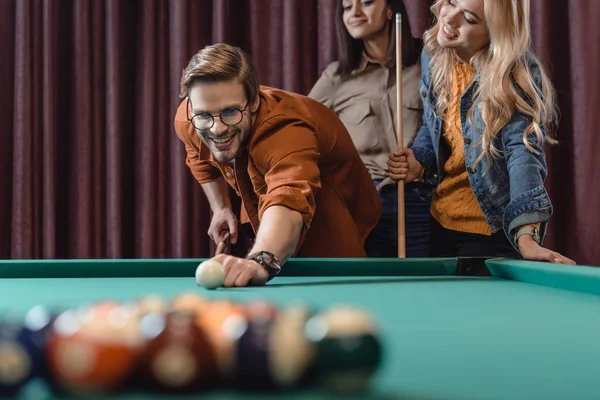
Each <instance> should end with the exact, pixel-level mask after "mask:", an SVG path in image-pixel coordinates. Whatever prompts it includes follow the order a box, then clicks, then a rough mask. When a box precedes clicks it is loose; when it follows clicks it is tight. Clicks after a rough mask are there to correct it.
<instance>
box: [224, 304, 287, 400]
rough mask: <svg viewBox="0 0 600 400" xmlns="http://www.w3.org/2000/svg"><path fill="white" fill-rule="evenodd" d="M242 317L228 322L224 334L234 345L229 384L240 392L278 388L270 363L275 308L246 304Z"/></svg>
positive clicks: (268, 305) (266, 305) (269, 305)
mask: <svg viewBox="0 0 600 400" xmlns="http://www.w3.org/2000/svg"><path fill="white" fill-rule="evenodd" d="M244 308H245V314H246V315H245V317H243V318H237V319H236V320H235V323H232V321H228V325H227V326H226V330H225V333H226V335H227V336H228V338H229V339H230V340H232V341H233V342H234V343H235V344H234V366H233V370H232V379H231V380H232V384H233V386H234V387H236V388H238V389H241V390H272V389H276V388H277V384H276V383H275V381H274V379H273V375H272V373H271V372H272V371H271V368H270V364H269V363H270V361H269V357H270V355H269V350H270V349H269V341H270V337H271V327H272V325H273V320H274V318H275V316H276V315H277V310H276V309H275V307H274V306H272V305H271V304H269V303H268V302H265V301H252V302H250V303H247V304H246V305H245V307H244Z"/></svg>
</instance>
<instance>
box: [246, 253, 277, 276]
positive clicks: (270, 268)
mask: <svg viewBox="0 0 600 400" xmlns="http://www.w3.org/2000/svg"><path fill="white" fill-rule="evenodd" d="M246 259H247V260H253V261H256V262H257V263H259V264H260V265H262V267H263V268H264V269H266V270H267V272H268V273H269V279H268V281H270V280H271V279H273V278H274V277H275V276H277V274H279V273H280V272H281V262H280V261H279V259H278V258H277V257H276V256H275V254H273V253H270V252H268V251H259V252H256V253H253V254H250V255H248V256H246Z"/></svg>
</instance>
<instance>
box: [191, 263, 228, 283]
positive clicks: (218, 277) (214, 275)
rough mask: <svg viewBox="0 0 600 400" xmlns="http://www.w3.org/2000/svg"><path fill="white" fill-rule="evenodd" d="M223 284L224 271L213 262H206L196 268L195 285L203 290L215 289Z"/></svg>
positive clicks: (219, 264) (221, 266) (219, 265)
mask: <svg viewBox="0 0 600 400" xmlns="http://www.w3.org/2000/svg"><path fill="white" fill-rule="evenodd" d="M224 282H225V269H224V268H223V265H222V264H221V263H220V262H218V261H215V260H212V259H211V260H206V261H203V262H202V263H200V265H198V267H197V268H196V285H198V286H202V287H203V288H205V289H211V290H212V289H216V288H219V287H221V286H223V283H224Z"/></svg>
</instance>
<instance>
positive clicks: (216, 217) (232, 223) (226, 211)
mask: <svg viewBox="0 0 600 400" xmlns="http://www.w3.org/2000/svg"><path fill="white" fill-rule="evenodd" d="M223 231H229V241H230V242H231V243H232V244H235V243H236V242H237V238H238V220H237V218H236V217H235V215H234V214H233V211H231V208H221V209H219V210H216V211H215V212H213V216H212V220H211V221H210V227H209V228H208V236H209V237H210V238H211V239H212V240H214V242H215V243H219V242H220V241H221V240H223Z"/></svg>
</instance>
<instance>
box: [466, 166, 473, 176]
mask: <svg viewBox="0 0 600 400" xmlns="http://www.w3.org/2000/svg"><path fill="white" fill-rule="evenodd" d="M467 172H468V173H470V174H472V173H473V172H475V170H474V169H473V168H471V167H468V168H467Z"/></svg>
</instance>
